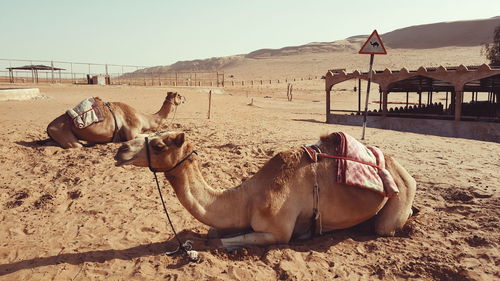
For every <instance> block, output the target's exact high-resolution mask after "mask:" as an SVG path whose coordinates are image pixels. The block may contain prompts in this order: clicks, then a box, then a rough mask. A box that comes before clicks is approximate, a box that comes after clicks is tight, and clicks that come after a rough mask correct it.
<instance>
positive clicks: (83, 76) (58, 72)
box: [0, 59, 224, 87]
mask: <svg viewBox="0 0 500 281" xmlns="http://www.w3.org/2000/svg"><path fill="white" fill-rule="evenodd" d="M26 66H27V67H30V66H33V67H34V68H36V67H41V66H43V68H44V70H34V69H22V70H21V69H16V68H18V67H25V68H26ZM94 76H103V77H106V83H105V84H111V85H140V86H155V85H157V86H212V87H213V86H218V87H220V86H224V73H223V72H214V71H207V72H165V71H163V70H162V69H161V68H158V67H156V68H154V67H153V68H152V67H148V66H141V65H118V64H99V63H83V62H66V61H46V60H20V59H0V83H67V84H91V83H92V82H91V81H90V79H91V78H92V77H94Z"/></svg>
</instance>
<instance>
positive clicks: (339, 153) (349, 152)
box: [303, 132, 399, 197]
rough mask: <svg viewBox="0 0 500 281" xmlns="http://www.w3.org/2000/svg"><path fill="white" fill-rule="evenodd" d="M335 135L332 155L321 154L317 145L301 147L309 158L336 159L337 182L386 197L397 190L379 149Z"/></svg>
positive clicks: (342, 134) (343, 135)
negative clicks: (335, 144)
mask: <svg viewBox="0 0 500 281" xmlns="http://www.w3.org/2000/svg"><path fill="white" fill-rule="evenodd" d="M334 134H335V137H337V138H338V142H337V143H338V146H337V147H336V149H335V151H336V153H335V155H330V154H325V153H322V152H321V150H320V148H319V147H318V146H316V145H310V146H303V148H304V150H305V151H306V153H307V154H308V155H309V157H310V158H311V161H313V162H317V161H319V158H331V159H333V160H334V161H337V174H336V181H337V182H338V183H342V184H346V185H350V186H356V187H360V188H365V189H369V190H373V191H375V192H377V193H380V194H382V195H384V196H386V197H392V196H394V195H395V194H397V193H398V192H399V189H398V187H397V185H396V183H395V182H394V179H393V178H392V176H391V174H390V173H389V171H387V169H386V168H385V159H384V155H383V153H382V151H381V150H380V149H379V148H377V147H374V146H365V145H363V144H362V143H360V142H359V141H357V140H356V139H355V138H353V137H351V136H350V135H347V134H344V133H341V132H338V133H334ZM330 161H331V160H330Z"/></svg>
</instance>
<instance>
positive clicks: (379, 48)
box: [359, 30, 387, 55]
mask: <svg viewBox="0 0 500 281" xmlns="http://www.w3.org/2000/svg"><path fill="white" fill-rule="evenodd" d="M359 53H360V54H369V55H387V51H386V50H385V47H384V43H383V42H382V39H380V36H378V33H377V30H374V31H373V32H372V35H370V37H368V39H367V40H366V42H365V44H363V47H361V50H359Z"/></svg>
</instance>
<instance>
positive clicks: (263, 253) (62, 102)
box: [0, 80, 500, 280]
mask: <svg viewBox="0 0 500 281" xmlns="http://www.w3.org/2000/svg"><path fill="white" fill-rule="evenodd" d="M322 83H323V81H322V80H317V81H307V82H303V84H300V83H298V84H297V85H296V86H295V88H296V92H295V96H294V100H293V102H288V101H286V97H285V92H286V90H285V89H286V85H285V84H282V85H274V86H273V88H270V87H254V88H252V87H246V88H226V89H224V91H223V93H222V94H216V95H214V97H213V111H212V118H211V119H210V120H208V119H207V106H208V99H207V94H206V89H193V88H177V89H173V90H177V91H179V92H180V93H181V94H183V95H185V96H186V97H187V100H188V102H187V103H186V104H184V105H182V106H180V107H179V108H178V111H177V113H176V116H175V120H172V121H169V122H168V124H167V126H165V127H164V128H162V129H163V130H178V131H184V132H186V133H187V136H188V138H189V139H191V141H192V142H194V144H196V147H197V150H198V152H199V154H200V158H201V163H202V166H203V173H204V175H205V177H206V180H207V182H208V183H209V184H211V185H212V186H214V187H216V188H221V189H222V188H228V187H232V186H235V185H237V184H238V183H240V182H241V181H242V180H244V179H245V178H248V177H250V176H252V175H253V174H254V173H255V172H256V171H257V170H258V169H259V167H260V166H261V165H262V164H263V163H264V162H265V161H266V160H267V159H269V158H270V157H271V156H272V155H274V154H275V153H276V152H278V151H281V150H284V149H287V148H290V147H292V146H298V145H302V144H308V143H313V142H315V141H316V140H317V139H318V138H319V136H320V135H321V134H324V133H331V132H335V131H344V132H347V133H349V134H352V135H353V136H355V137H359V136H360V128H358V127H348V126H339V125H333V124H330V125H327V124H324V123H323V121H324V119H325V116H324V113H323V112H324V108H325V104H324V93H323V90H322ZM4 86H5V85H4ZM40 90H41V92H42V94H44V95H46V96H48V97H49V98H47V99H37V100H31V101H5V102H0V112H1V113H2V114H1V116H0V128H1V129H2V130H0V169H1V176H0V190H1V192H0V208H1V210H2V211H1V213H0V222H1V227H0V237H2V238H1V240H0V280H160V279H161V280H407V279H411V280H495V279H497V280H498V278H500V271H499V270H498V264H499V263H500V259H499V251H498V241H499V240H500V239H499V238H500V235H499V227H498V225H499V217H500V211H499V210H500V209H499V203H500V201H499V185H498V184H499V182H500V174H499V171H500V158H499V157H498V155H500V144H498V143H489V142H481V141H473V140H465V139H454V138H443V137H435V136H427V135H418V134H411V133H401V132H395V131H386V130H378V129H368V130H367V139H366V141H365V143H367V144H370V145H376V146H379V147H380V148H382V149H383V151H384V152H385V153H389V154H391V155H394V156H395V157H396V158H397V159H398V160H399V161H400V162H401V163H402V164H403V165H404V166H405V167H406V168H407V169H408V170H409V172H410V173H411V174H413V175H414V177H415V178H416V180H417V182H418V191H417V196H416V200H415V206H416V207H417V208H418V209H419V210H420V211H419V213H418V214H417V215H416V216H415V217H413V218H412V219H411V221H410V222H409V223H408V225H407V226H406V227H405V229H404V230H403V231H402V232H401V233H399V234H398V235H397V236H396V237H376V236H374V235H373V233H372V232H371V230H370V225H369V224H365V225H362V226H360V227H356V228H354V229H347V230H340V231H335V232H333V233H328V234H325V235H323V236H321V237H316V238H314V239H312V240H308V241H293V242H292V243H291V244H289V245H273V246H269V247H261V248H259V247H251V248H248V249H240V250H235V251H231V252H225V251H222V250H216V249H211V248H210V247H208V246H207V245H206V244H205V242H206V233H207V230H208V227H207V226H205V225H202V224H201V223H199V222H198V221H196V220H195V219H193V217H192V216H191V215H190V214H189V213H188V212H187V211H186V210H185V209H184V208H183V207H182V206H181V205H180V203H179V202H178V200H177V198H176V196H175V194H174V193H173V191H172V189H171V187H170V186H169V185H168V183H167V182H166V181H165V180H163V176H161V178H162V182H163V183H164V184H165V186H164V196H166V200H167V205H168V208H169V210H170V212H171V217H172V219H173V222H174V224H175V226H176V228H177V230H178V231H179V232H180V237H181V239H190V240H192V241H193V242H194V249H195V250H197V251H199V252H200V254H201V256H202V261H201V262H200V263H198V264H194V263H189V262H188V261H187V260H186V259H185V258H184V257H182V256H173V257H168V256H163V255H162V253H163V252H165V251H166V250H170V249H172V248H174V247H175V246H176V243H175V240H174V239H173V236H172V233H171V231H170V229H169V228H167V225H166V221H165V217H164V214H163V211H162V209H161V205H160V201H159V197H158V194H157V191H156V187H155V186H154V182H153V175H152V174H151V173H150V172H149V171H148V170H147V169H140V168H137V167H124V168H121V167H120V168H119V167H115V166H114V161H113V156H114V154H115V152H116V149H117V148H118V146H119V145H118V144H108V145H97V146H94V147H86V148H82V149H74V150H63V149H61V148H58V147H55V146H44V145H40V144H38V143H37V141H38V140H41V139H45V138H46V134H45V127H46V125H47V124H48V123H49V122H50V121H51V120H52V119H53V118H54V117H56V116H57V115H58V114H60V113H61V112H63V111H64V110H66V109H67V108H69V107H71V106H73V105H75V104H76V103H77V102H79V101H80V100H82V99H83V98H86V97H89V96H100V97H101V98H103V99H104V100H108V101H123V102H126V103H129V104H131V105H134V106H135V107H136V108H138V109H139V110H142V111H145V112H155V111H156V110H157V109H158V108H159V106H160V104H161V102H162V101H163V98H164V96H165V95H166V91H167V90H172V89H166V88H145V87H119V86H110V87H100V86H94V87H93V86H60V85H54V86H42V87H40ZM335 95H337V96H336V98H337V99H339V100H342V101H344V102H345V103H351V102H354V100H352V98H353V96H354V95H348V94H346V93H342V92H340V93H339V92H336V93H335ZM252 98H253V105H252V106H249V105H248V104H249V103H250V101H251V99H252Z"/></svg>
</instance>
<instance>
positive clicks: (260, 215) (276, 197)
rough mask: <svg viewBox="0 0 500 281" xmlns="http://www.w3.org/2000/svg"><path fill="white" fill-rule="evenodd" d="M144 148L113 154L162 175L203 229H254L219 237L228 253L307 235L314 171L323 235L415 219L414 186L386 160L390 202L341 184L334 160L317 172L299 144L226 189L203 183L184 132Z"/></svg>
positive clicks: (137, 145)
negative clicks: (370, 222) (366, 223)
mask: <svg viewBox="0 0 500 281" xmlns="http://www.w3.org/2000/svg"><path fill="white" fill-rule="evenodd" d="M332 135H333V134H332ZM332 135H327V136H322V137H321V139H320V142H319V143H318V147H320V148H321V150H322V151H323V152H325V153H330V154H331V153H333V152H334V149H333V147H334V146H335V141H336V140H335V139H334V138H333V137H332ZM145 144H146V140H145V139H143V138H137V139H134V140H131V141H128V142H126V143H125V144H123V145H122V146H121V147H120V148H119V149H118V152H117V154H116V156H115V160H116V165H117V166H121V165H135V166H140V167H148V166H149V167H151V168H153V169H155V170H156V171H158V172H164V173H165V176H166V178H167V180H168V181H169V182H170V184H171V185H172V187H173V188H174V190H175V193H176V194H177V197H178V198H179V201H180V202H181V204H182V205H183V206H184V207H185V208H186V209H187V210H188V211H189V212H190V213H191V214H192V215H193V216H194V217H195V218H196V219H198V220H199V221H201V222H202V223H204V224H207V225H209V226H212V227H214V228H215V229H218V230H219V229H220V230H234V231H244V230H248V229H251V230H252V232H250V233H247V234H243V235H237V236H234V237H229V238H222V239H220V241H219V240H215V241H216V243H217V245H219V246H220V244H219V243H221V244H222V247H225V248H234V247H239V246H245V245H266V244H274V243H287V242H289V240H290V239H291V237H292V235H294V236H300V235H303V234H307V233H308V232H309V230H310V227H311V225H312V222H311V221H312V219H311V218H312V216H313V207H314V206H313V204H314V203H313V202H314V200H313V187H314V186H315V176H314V175H315V173H316V175H317V177H316V179H317V184H318V185H319V187H320V189H319V190H320V191H319V203H318V209H319V212H320V213H321V218H322V219H321V226H322V229H323V230H324V231H329V230H334V229H342V228H348V227H351V226H354V225H357V224H359V223H361V222H363V221H366V220H368V219H370V218H372V217H375V218H374V224H375V232H376V233H377V234H379V235H390V236H392V235H394V233H395V231H396V230H398V229H401V228H402V227H403V225H404V224H405V223H406V221H407V219H408V218H409V217H410V216H411V215H412V208H411V206H412V203H413V199H414V196H415V191H416V182H415V180H414V179H413V178H412V177H411V176H410V175H409V174H408V172H407V171H406V170H405V169H404V168H403V167H402V166H401V165H400V164H399V163H398V162H396V160H394V159H393V158H391V157H390V156H387V155H386V156H385V161H386V169H387V170H388V171H389V173H390V174H391V175H392V178H393V179H394V182H395V184H396V185H397V188H398V189H399V194H397V196H394V197H391V198H387V197H384V196H383V195H381V194H379V193H376V192H373V191H371V190H367V189H362V188H357V187H352V186H346V185H343V184H339V183H337V182H336V180H335V177H334V176H333V174H334V173H333V172H332V171H333V170H334V169H335V166H334V165H335V162H336V161H334V160H331V159H321V160H320V161H318V162H317V163H316V164H314V165H316V166H315V167H313V164H312V163H311V161H310V160H309V158H308V157H307V156H306V153H305V152H304V150H303V149H302V148H300V147H297V148H292V149H290V150H287V151H283V152H280V153H278V154H277V155H275V156H274V157H273V158H272V159H271V160H269V161H268V162H267V163H266V164H265V165H264V166H263V167H262V168H261V169H260V170H259V171H258V172H257V173H256V174H255V175H254V176H253V177H252V178H250V179H248V180H246V181H245V182H243V183H242V184H241V185H239V186H237V187H234V188H230V189H227V190H223V191H221V190H216V189H213V188H211V187H210V186H209V185H208V184H207V183H206V182H205V180H204V178H203V176H202V173H201V171H200V164H199V162H198V159H197V158H198V157H197V156H196V153H193V149H194V148H193V145H192V144H190V143H189V142H188V141H187V140H186V137H185V135H184V133H174V132H169V133H164V134H162V135H160V136H157V137H151V139H150V140H149V142H148V146H149V149H146V148H145ZM148 154H149V155H150V157H149V161H148V156H147V155H148ZM210 242H211V243H213V242H214V240H212V241H210Z"/></svg>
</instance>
